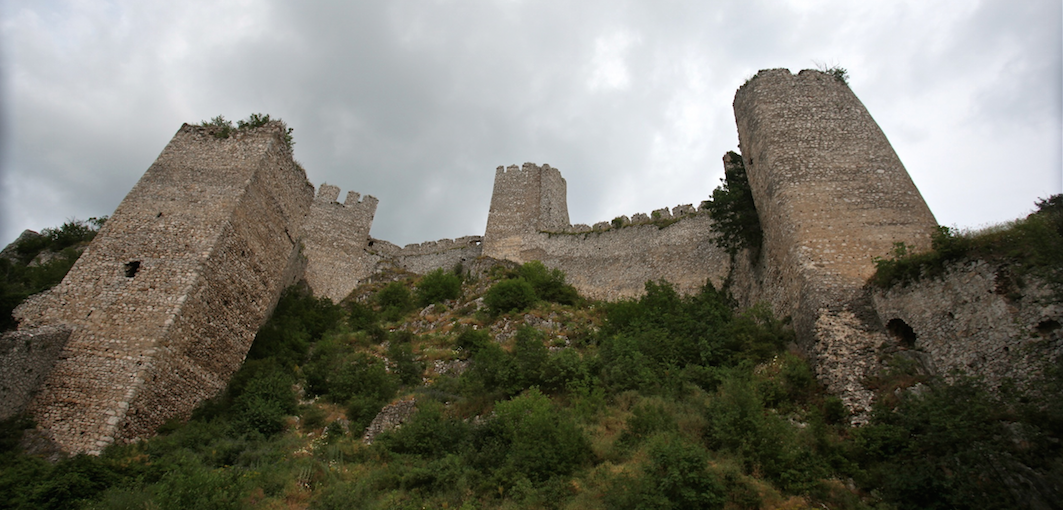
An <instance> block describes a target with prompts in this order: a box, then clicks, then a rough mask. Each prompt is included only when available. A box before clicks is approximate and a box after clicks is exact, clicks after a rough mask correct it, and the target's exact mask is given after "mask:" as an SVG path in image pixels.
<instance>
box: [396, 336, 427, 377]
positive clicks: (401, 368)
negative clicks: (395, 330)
mask: <svg viewBox="0 0 1063 510" xmlns="http://www.w3.org/2000/svg"><path fill="white" fill-rule="evenodd" d="M399 337H400V335H392V340H391V343H390V344H389V345H388V359H389V360H390V361H391V366H392V368H393V372H394V373H395V375H396V376H397V377H398V379H399V381H400V382H402V384H419V383H420V382H421V377H422V376H423V375H424V363H422V362H420V361H417V360H416V359H415V357H414V355H413V348H412V347H411V346H410V342H409V340H408V339H407V340H406V341H405V342H404V341H401V340H400V339H399Z"/></svg>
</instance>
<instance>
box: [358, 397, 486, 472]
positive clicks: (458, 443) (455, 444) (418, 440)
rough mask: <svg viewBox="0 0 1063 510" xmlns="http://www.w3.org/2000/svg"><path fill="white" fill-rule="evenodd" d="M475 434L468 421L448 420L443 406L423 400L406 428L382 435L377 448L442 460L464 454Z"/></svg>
mask: <svg viewBox="0 0 1063 510" xmlns="http://www.w3.org/2000/svg"><path fill="white" fill-rule="evenodd" d="M471 432H472V429H471V428H470V426H469V424H468V423H466V422H465V421H463V420H460V419H455V418H452V417H447V416H444V414H443V405H442V404H440V403H439V402H434V401H431V400H419V401H418V402H417V412H416V413H415V414H414V415H413V418H411V419H410V420H409V421H407V422H406V423H404V424H403V425H402V427H400V428H398V429H395V430H392V431H390V432H385V433H383V434H381V435H380V436H379V437H378V439H377V441H376V442H374V444H379V445H380V446H381V447H382V448H385V449H387V450H389V451H391V452H394V453H401V454H411V455H419V456H421V457H425V458H440V457H443V456H444V455H447V454H452V453H461V452H462V451H463V450H464V449H465V447H466V445H467V442H468V440H469V437H470V434H471Z"/></svg>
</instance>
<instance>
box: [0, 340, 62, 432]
mask: <svg viewBox="0 0 1063 510" xmlns="http://www.w3.org/2000/svg"><path fill="white" fill-rule="evenodd" d="M69 339H70V329H68V328H63V327H58V328H57V327H49V326H45V327H41V328H35V329H31V330H27V331H8V332H7V333H4V334H3V336H0V420H6V419H8V418H10V417H12V416H14V415H16V414H18V413H19V412H20V411H22V410H23V409H25V407H26V404H28V403H29V401H30V399H32V398H33V396H34V395H35V394H36V392H37V389H38V388H40V386H41V384H42V383H44V380H45V379H46V378H47V377H48V374H50V373H51V372H52V366H54V365H55V362H56V360H57V359H59V353H60V352H61V351H62V350H63V347H64V346H65V345H66V342H67V340H69Z"/></svg>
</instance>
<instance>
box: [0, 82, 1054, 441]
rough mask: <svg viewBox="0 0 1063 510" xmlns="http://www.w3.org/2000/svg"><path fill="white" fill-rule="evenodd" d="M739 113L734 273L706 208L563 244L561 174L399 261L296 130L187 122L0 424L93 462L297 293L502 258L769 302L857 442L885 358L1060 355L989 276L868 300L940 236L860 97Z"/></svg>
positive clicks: (41, 348) (1034, 317)
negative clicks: (905, 259) (320, 175)
mask: <svg viewBox="0 0 1063 510" xmlns="http://www.w3.org/2000/svg"><path fill="white" fill-rule="evenodd" d="M734 110H735V119H736V122H737V125H738V135H739V141H740V146H741V149H742V153H743V154H742V158H743V162H744V164H745V168H746V171H747V175H748V177H749V180H750V185H751V188H752V191H753V198H754V202H755V203H756V207H757V213H758V215H759V216H760V221H761V225H762V228H763V231H764V242H763V247H762V249H761V252H760V253H759V254H753V253H749V252H748V251H746V252H744V253H739V254H738V255H737V256H736V257H731V256H729V255H728V254H727V253H726V252H725V251H724V250H723V249H722V248H720V247H718V246H716V244H715V242H714V241H715V236H716V234H715V233H714V232H713V228H712V225H713V220H712V218H710V217H709V216H708V214H707V213H705V212H703V211H698V210H697V209H696V208H695V207H694V206H692V205H682V206H678V207H675V208H672V209H667V208H662V209H658V210H656V211H653V212H652V213H650V214H646V213H639V214H634V215H632V216H631V217H627V216H623V217H620V218H618V219H616V220H614V221H612V222H600V223H597V224H595V225H594V226H593V227H590V226H587V225H575V226H573V225H570V224H569V217H568V204H567V196H566V195H567V185H566V182H565V180H564V178H562V176H561V173H560V172H559V171H558V170H557V169H555V168H551V167H550V166H549V165H542V166H538V165H535V164H532V163H525V164H524V165H523V166H522V167H519V168H518V167H516V166H510V167H508V168H502V167H498V169H497V170H496V172H495V183H494V193H493V195H492V198H491V209H490V213H489V215H488V221H487V227H486V231H485V233H484V235H483V236H482V237H480V236H467V237H462V238H458V239H453V240H451V239H443V240H439V241H429V242H425V243H419V244H410V245H407V246H404V247H398V246H396V245H394V244H392V243H389V242H387V241H384V240H380V239H374V238H372V237H370V235H369V234H370V228H371V226H372V222H373V219H374V214H375V212H376V206H377V200H376V199H375V198H374V197H372V196H366V197H364V198H362V197H361V196H360V195H359V194H358V193H355V192H349V193H348V195H347V198H346V200H345V201H344V203H342V204H340V203H339V202H338V201H337V199H338V197H339V188H337V187H335V186H331V185H327V184H322V185H321V187H320V190H319V191H318V194H317V198H314V190H313V186H311V185H310V184H309V182H307V180H306V175H305V173H304V172H303V170H302V169H301V168H300V167H299V166H298V165H297V164H296V163H295V162H294V161H293V160H292V158H291V153H290V149H289V147H288V145H287V144H286V143H285V141H284V133H285V127H284V126H283V124H281V123H279V122H274V123H271V124H269V125H267V126H265V127H262V128H258V129H254V130H238V131H236V133H235V134H234V135H233V136H231V137H229V138H224V139H222V138H218V137H216V136H215V134H216V133H217V131H216V128H210V127H197V126H190V125H187V124H186V125H184V126H182V127H181V129H180V130H179V131H178V132H177V134H176V135H175V136H174V138H173V140H171V141H170V143H169V144H168V145H167V146H166V148H165V149H164V150H163V152H162V154H160V155H159V158H158V159H157V160H156V161H155V163H154V164H153V165H152V166H151V167H150V168H149V169H148V171H147V173H145V174H144V176H143V177H142V178H141V180H140V181H139V182H138V183H137V185H136V186H135V187H134V188H133V190H132V191H130V193H129V195H128V196H126V198H125V200H123V201H122V204H121V205H120V206H119V207H118V209H117V210H116V211H115V213H114V214H113V215H112V216H111V219H110V220H108V221H107V223H106V224H105V225H104V227H103V229H102V230H101V231H100V232H99V234H98V235H97V236H96V238H95V240H94V241H93V242H92V243H91V245H90V246H89V247H88V249H87V250H86V251H85V253H84V254H83V255H82V256H81V258H80V259H79V260H78V261H77V263H76V264H75V265H74V267H73V269H71V271H70V273H69V274H68V275H67V277H66V278H65V279H64V280H63V282H62V283H60V284H59V285H58V286H56V287H55V288H53V289H52V290H51V291H48V292H46V293H42V294H40V295H37V296H34V297H32V298H30V299H29V300H27V301H26V302H25V303H24V304H23V305H21V306H20V307H19V308H18V309H16V311H15V316H16V319H18V320H19V331H18V332H16V333H9V334H6V335H4V337H3V338H2V339H0V377H2V378H3V379H2V380H0V383H2V384H0V388H2V390H3V394H2V397H3V402H2V405H0V415H2V416H0V417H7V416H11V415H13V414H15V413H17V412H20V411H22V410H23V409H28V410H29V411H30V412H31V413H32V415H33V416H34V418H35V419H36V420H37V422H38V427H39V431H40V433H41V435H43V436H45V437H47V438H50V439H51V440H52V441H54V442H55V443H56V444H57V446H58V447H59V448H60V449H62V450H64V451H66V452H71V453H76V452H88V453H99V452H100V451H101V450H102V449H103V448H104V447H106V446H107V445H109V444H112V443H114V442H120V441H129V440H133V439H135V438H138V437H143V436H146V435H150V434H152V433H153V432H154V430H155V429H156V428H157V427H158V426H159V425H160V424H161V423H163V422H164V421H165V420H167V419H169V418H172V417H182V416H187V415H188V414H189V413H190V412H191V410H192V409H193V408H194V407H195V406H196V405H197V404H198V403H199V402H201V401H202V400H203V399H205V398H209V397H211V396H213V395H216V394H217V393H218V392H219V391H221V390H222V389H223V388H224V387H225V385H226V383H227V382H228V379H229V377H230V376H231V375H232V373H233V372H235V371H236V369H237V368H238V367H239V366H240V364H241V363H242V362H243V359H244V356H245V355H246V353H247V350H248V349H249V347H250V344H251V342H252V340H253V338H254V335H255V333H256V331H257V329H258V328H259V327H260V326H261V324H262V323H263V322H264V321H265V319H266V317H267V316H268V314H269V313H270V311H271V310H272V308H273V306H274V305H275V304H276V301H277V299H278V298H279V296H280V293H281V291H282V290H283V289H284V287H285V286H287V285H288V284H290V283H293V282H295V281H297V280H298V279H299V278H304V279H305V280H306V281H307V283H308V284H309V286H310V288H311V289H312V290H313V292H314V293H315V294H316V295H318V296H324V297H328V298H330V299H331V300H333V301H335V302H339V301H341V300H343V299H344V298H346V297H347V295H348V294H349V293H350V292H351V290H352V289H354V288H355V287H356V286H357V285H358V284H360V283H362V282H364V281H366V279H367V278H369V277H370V276H371V275H373V274H375V273H376V272H378V271H380V270H382V269H385V268H387V269H398V270H400V271H403V270H404V271H409V272H412V273H417V274H424V273H427V272H429V271H431V270H434V269H437V268H445V269H451V268H454V267H455V266H457V265H459V264H462V265H464V264H481V263H482V262H485V261H486V262H489V261H490V258H494V259H503V260H508V261H512V262H517V263H523V262H528V261H531V260H541V261H542V262H543V263H544V264H546V265H547V266H548V267H551V268H558V269H561V270H563V271H565V272H566V274H567V275H568V280H569V282H571V283H572V284H573V285H574V286H575V287H576V288H577V289H578V290H579V291H580V293H581V294H583V295H585V296H588V297H591V298H597V299H618V298H633V297H637V296H638V295H640V294H641V293H642V292H643V285H644V284H645V282H646V281H647V280H666V281H668V282H671V283H672V284H673V285H675V287H676V288H677V290H679V291H680V292H682V293H692V292H696V291H697V290H698V289H699V288H700V287H701V286H702V285H704V284H705V282H706V281H708V282H711V283H713V284H714V285H716V286H717V287H719V286H721V285H723V283H724V282H725V281H726V282H729V284H730V286H731V287H730V288H731V290H732V291H733V293H734V295H735V297H736V298H737V299H738V300H739V302H740V303H741V304H742V305H743V306H751V305H753V304H755V303H757V302H761V301H765V302H767V303H769V304H770V305H771V306H772V308H773V310H774V312H775V314H776V315H777V316H780V317H782V316H791V317H793V320H794V326H795V329H796V331H797V334H798V340H799V343H800V344H801V347H802V348H803V349H804V351H805V352H806V353H807V354H808V355H809V358H810V359H811V361H812V362H813V364H814V366H815V369H816V371H817V375H818V376H819V378H820V380H821V381H822V382H823V383H825V384H826V385H827V387H828V389H830V390H831V391H832V392H834V393H836V394H838V395H839V396H840V397H841V398H842V400H843V401H844V402H845V403H846V404H847V405H848V407H849V408H850V410H852V411H854V412H855V416H856V418H855V420H854V421H856V422H859V421H860V420H861V419H862V417H863V416H865V415H866V411H867V410H868V409H869V406H870V403H871V398H872V393H871V391H870V390H868V389H867V388H866V387H865V386H864V381H865V380H866V378H867V377H868V376H869V375H871V374H872V373H873V372H874V371H875V370H878V369H879V368H880V367H881V360H880V357H881V356H882V353H883V352H885V351H889V350H890V349H893V350H894V351H896V350H897V349H901V350H905V349H907V350H911V351H913V352H914V351H919V352H923V353H926V356H924V357H919V356H922V354H918V353H916V354H913V356H915V357H916V358H918V359H923V358H925V359H926V360H927V364H929V365H932V367H931V369H932V370H936V371H938V372H939V373H944V372H947V371H948V370H950V369H953V368H961V369H970V370H982V371H986V372H987V373H988V374H990V375H991V376H992V377H993V378H995V379H994V380H1000V381H1002V380H1005V379H1008V378H1020V377H1023V376H1024V374H1029V373H1032V372H1035V371H1036V370H1035V368H1031V367H1034V365H1036V363H1037V362H1038V360H1040V359H1043V358H1044V356H1049V355H1053V356H1055V355H1059V354H1060V322H1063V318H1061V317H1060V315H1061V313H1063V312H1061V310H1060V307H1059V306H1058V305H1050V306H1049V305H1046V306H1042V303H1043V302H1044V300H1043V299H1042V298H1043V297H1044V296H1042V294H1044V292H1042V291H1043V289H1041V290H1037V289H1039V288H1040V287H1037V284H1033V288H1034V290H1030V291H1028V292H1027V294H1026V297H1022V298H1021V299H1019V300H1018V301H1015V300H1014V299H1015V298H1013V297H1012V294H1014V293H1013V292H1010V291H1008V292H1000V288H1001V285H1002V284H1001V283H1000V282H1001V281H1005V282H1006V281H1007V278H1006V275H1005V276H1001V275H1000V274H998V273H999V270H995V269H993V268H988V267H984V264H983V265H978V264H977V263H974V264H973V265H971V266H970V267H965V268H954V270H953V271H952V272H950V273H949V275H948V276H946V277H945V278H943V279H941V280H940V281H932V282H924V283H921V284H920V285H917V286H913V287H911V288H907V289H894V290H891V291H871V290H870V289H869V288H868V287H867V286H866V285H865V283H866V281H867V279H868V277H870V276H871V275H872V274H873V272H874V270H875V267H874V262H873V261H874V258H875V257H879V256H886V255H888V254H889V253H890V251H891V250H892V248H893V247H894V243H898V242H901V243H905V244H906V245H908V246H910V247H912V248H913V249H915V250H922V249H926V248H928V247H929V245H930V236H931V234H932V233H933V232H934V229H935V228H936V222H935V221H934V217H933V215H932V214H931V213H930V210H929V209H928V208H927V206H926V204H925V203H924V202H923V199H922V197H921V196H920V194H919V191H918V190H917V189H916V188H915V186H914V184H913V183H912V181H911V179H910V178H909V176H908V174H907V172H906V171H905V169H904V167H903V166H902V165H901V163H900V160H899V159H898V157H897V155H896V154H895V153H894V151H893V149H892V148H891V147H890V145H889V142H888V141H887V140H886V137H885V135H884V134H883V133H882V131H881V130H880V129H879V127H878V125H877V124H875V121H874V120H873V119H872V118H871V116H870V115H869V114H868V112H867V110H866V109H865V108H864V106H863V105H862V104H861V103H860V101H859V100H858V99H857V98H856V96H855V95H854V94H853V92H852V91H851V90H850V89H849V88H848V86H847V85H846V84H844V83H842V82H841V81H839V80H838V79H836V78H835V77H834V76H832V75H829V74H825V73H821V72H816V71H802V72H801V73H799V74H797V75H793V74H792V73H790V72H789V71H788V70H785V69H774V70H766V71H761V72H760V73H758V74H757V75H756V76H755V77H754V78H752V79H751V80H750V81H749V82H747V83H746V84H745V85H743V86H742V87H741V88H740V89H739V90H738V92H737V93H736V95H735V100H734ZM734 164H736V162H735V161H731V160H729V159H728V157H725V158H724V165H725V166H726V165H734ZM1038 292H1040V294H1039V293H1038ZM898 331H899V332H900V333H898ZM898 335H900V336H901V337H902V338H901V340H902V343H903V345H901V346H900V347H897V344H898V341H899V340H898ZM1045 353H1048V354H1045ZM1053 353H1054V354H1053ZM404 405H406V404H404ZM407 407H411V408H412V404H410V405H408V406H407Z"/></svg>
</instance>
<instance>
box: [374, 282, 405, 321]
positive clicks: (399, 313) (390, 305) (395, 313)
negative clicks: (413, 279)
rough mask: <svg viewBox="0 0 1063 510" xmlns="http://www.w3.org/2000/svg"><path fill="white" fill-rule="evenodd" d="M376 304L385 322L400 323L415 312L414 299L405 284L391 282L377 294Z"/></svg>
mask: <svg viewBox="0 0 1063 510" xmlns="http://www.w3.org/2000/svg"><path fill="white" fill-rule="evenodd" d="M375 299H376V303H377V305H379V306H380V308H381V310H382V314H381V315H382V316H383V318H384V320H386V321H389V322H398V321H399V320H401V319H402V317H403V316H405V315H406V314H407V313H409V312H410V310H413V297H412V296H411V295H410V289H408V288H407V287H406V285H405V284H404V283H403V282H391V283H389V284H387V285H386V286H384V288H383V289H380V291H379V292H377V293H376V297H375Z"/></svg>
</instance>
